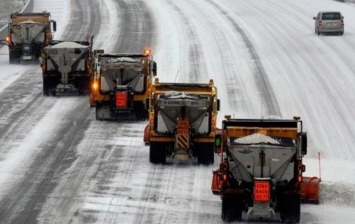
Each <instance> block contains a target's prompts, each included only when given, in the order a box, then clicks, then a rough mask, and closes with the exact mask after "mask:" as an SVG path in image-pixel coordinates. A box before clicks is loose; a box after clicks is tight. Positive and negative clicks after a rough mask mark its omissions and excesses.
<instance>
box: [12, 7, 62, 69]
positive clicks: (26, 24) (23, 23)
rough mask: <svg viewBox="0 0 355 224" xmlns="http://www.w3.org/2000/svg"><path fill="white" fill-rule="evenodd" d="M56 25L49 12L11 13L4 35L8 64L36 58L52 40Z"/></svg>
mask: <svg viewBox="0 0 355 224" xmlns="http://www.w3.org/2000/svg"><path fill="white" fill-rule="evenodd" d="M52 26H53V27H52ZM56 27H57V24H56V22H55V21H54V20H51V15H50V13H49V12H41V13H19V12H16V13H12V14H11V16H10V22H9V24H8V35H7V37H6V41H7V45H8V47H9V62H10V64H15V63H21V61H30V60H32V61H33V60H38V59H39V58H40V56H41V50H42V49H43V48H44V47H45V46H47V45H48V44H49V43H50V42H51V41H52V39H53V32H55V31H56Z"/></svg>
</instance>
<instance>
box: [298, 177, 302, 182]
mask: <svg viewBox="0 0 355 224" xmlns="http://www.w3.org/2000/svg"><path fill="white" fill-rule="evenodd" d="M297 181H298V183H302V176H301V175H298V178H297Z"/></svg>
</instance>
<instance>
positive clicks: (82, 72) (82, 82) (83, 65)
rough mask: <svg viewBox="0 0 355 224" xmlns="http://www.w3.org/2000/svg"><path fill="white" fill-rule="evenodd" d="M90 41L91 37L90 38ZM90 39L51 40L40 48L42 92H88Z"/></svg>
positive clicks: (90, 63) (45, 93)
mask: <svg viewBox="0 0 355 224" xmlns="http://www.w3.org/2000/svg"><path fill="white" fill-rule="evenodd" d="M91 42H92V38H91ZM91 42H90V41H52V42H51V44H50V45H49V46H47V47H45V48H44V49H43V50H42V65H41V67H42V76H43V94H44V95H50V94H52V95H56V94H57V93H59V92H78V93H79V94H81V95H83V94H85V93H89V92H90V79H91V67H92V53H91V51H92V50H91V46H92V45H91Z"/></svg>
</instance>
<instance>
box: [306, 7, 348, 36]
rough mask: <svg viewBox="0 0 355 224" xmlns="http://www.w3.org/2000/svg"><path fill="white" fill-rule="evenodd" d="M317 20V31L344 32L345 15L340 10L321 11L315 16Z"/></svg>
mask: <svg viewBox="0 0 355 224" xmlns="http://www.w3.org/2000/svg"><path fill="white" fill-rule="evenodd" d="M313 19H314V20H315V21H316V22H315V33H316V34H318V35H320V34H321V33H336V34H340V35H343V34H344V17H343V16H342V15H341V13H340V12H319V13H318V15H317V17H313Z"/></svg>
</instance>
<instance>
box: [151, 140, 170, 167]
mask: <svg viewBox="0 0 355 224" xmlns="http://www.w3.org/2000/svg"><path fill="white" fill-rule="evenodd" d="M149 162H151V163H154V164H159V163H162V164H164V163H166V155H165V144H164V143H159V142H150V145H149Z"/></svg>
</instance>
